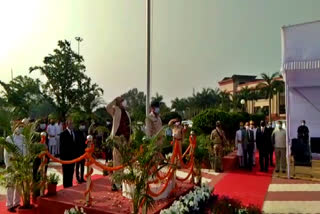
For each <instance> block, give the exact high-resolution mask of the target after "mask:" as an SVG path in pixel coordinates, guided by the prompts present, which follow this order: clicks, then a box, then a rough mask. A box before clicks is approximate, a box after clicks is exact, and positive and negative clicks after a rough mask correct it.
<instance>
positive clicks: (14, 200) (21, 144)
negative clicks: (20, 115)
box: [4, 123, 27, 212]
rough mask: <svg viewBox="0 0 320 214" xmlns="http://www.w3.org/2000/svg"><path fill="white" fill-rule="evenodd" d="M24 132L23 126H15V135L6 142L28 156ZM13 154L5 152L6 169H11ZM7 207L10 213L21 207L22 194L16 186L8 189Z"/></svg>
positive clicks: (19, 124) (20, 124) (10, 186)
mask: <svg viewBox="0 0 320 214" xmlns="http://www.w3.org/2000/svg"><path fill="white" fill-rule="evenodd" d="M22 131H23V124H22V123H18V124H17V125H16V126H15V129H14V133H13V135H11V136H8V137H7V138H6V141H7V142H8V143H13V144H15V145H16V146H17V147H18V148H19V150H20V152H21V153H22V154H23V155H25V154H26V152H27V151H26V147H25V137H24V136H23V135H22ZM11 158H12V154H11V153H8V152H7V151H6V150H4V162H5V165H6V169H7V168H8V167H11V161H10V159H11ZM6 206H7V208H8V211H9V212H15V209H16V208H17V207H19V206H20V194H19V191H18V189H17V187H16V186H14V185H9V186H8V187H7V202H6Z"/></svg>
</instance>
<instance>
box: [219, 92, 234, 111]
mask: <svg viewBox="0 0 320 214" xmlns="http://www.w3.org/2000/svg"><path fill="white" fill-rule="evenodd" d="M230 97H231V95H230V93H229V92H227V91H220V92H219V98H220V108H221V109H222V110H224V111H230V106H231V99H230Z"/></svg>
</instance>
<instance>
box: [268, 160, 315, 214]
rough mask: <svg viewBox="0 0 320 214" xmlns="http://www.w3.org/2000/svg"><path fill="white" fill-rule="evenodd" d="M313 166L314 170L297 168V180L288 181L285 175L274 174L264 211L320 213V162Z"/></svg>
mask: <svg viewBox="0 0 320 214" xmlns="http://www.w3.org/2000/svg"><path fill="white" fill-rule="evenodd" d="M312 166H313V167H312V169H310V168H307V167H300V168H297V169H296V173H297V174H296V179H287V178H286V175H284V174H277V173H274V175H273V178H272V181H271V184H270V185H269V189H268V193H267V196H266V198H265V202H264V206H263V211H264V212H266V213H320V176H319V175H320V173H319V172H320V161H313V163H312ZM311 175H312V177H311ZM291 176H293V175H291Z"/></svg>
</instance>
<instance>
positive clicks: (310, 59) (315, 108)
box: [281, 21, 320, 177]
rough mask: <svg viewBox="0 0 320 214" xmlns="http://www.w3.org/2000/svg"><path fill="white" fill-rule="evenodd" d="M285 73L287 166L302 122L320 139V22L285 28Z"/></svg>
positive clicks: (283, 44) (283, 31) (283, 38)
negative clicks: (292, 141) (291, 147)
mask: <svg viewBox="0 0 320 214" xmlns="http://www.w3.org/2000/svg"><path fill="white" fill-rule="evenodd" d="M281 33H282V72H283V75H284V79H285V85H286V88H285V89H286V112H287V113H286V114H287V163H288V177H289V175H290V168H289V167H290V146H291V140H292V139H294V138H297V128H298V126H299V125H300V121H301V120H306V122H307V125H308V127H309V130H310V137H320V21H316V22H310V23H305V24H299V25H293V26H288V27H283V28H282V29H281Z"/></svg>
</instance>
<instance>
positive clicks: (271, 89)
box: [256, 72, 284, 121]
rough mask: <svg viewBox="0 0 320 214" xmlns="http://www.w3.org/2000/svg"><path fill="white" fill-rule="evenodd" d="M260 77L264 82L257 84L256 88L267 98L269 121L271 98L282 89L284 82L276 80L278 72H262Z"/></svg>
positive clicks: (278, 75)
mask: <svg viewBox="0 0 320 214" xmlns="http://www.w3.org/2000/svg"><path fill="white" fill-rule="evenodd" d="M261 77H262V79H263V81H264V82H262V83H259V84H258V85H257V87H256V88H257V89H258V90H260V92H261V94H262V95H263V96H264V97H265V98H266V99H269V121H271V100H272V98H273V95H275V94H277V93H279V92H282V91H283V90H284V82H283V81H281V80H277V79H276V78H277V77H280V73H279V72H275V73H273V74H271V75H270V76H269V75H268V74H266V73H262V74H261Z"/></svg>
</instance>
